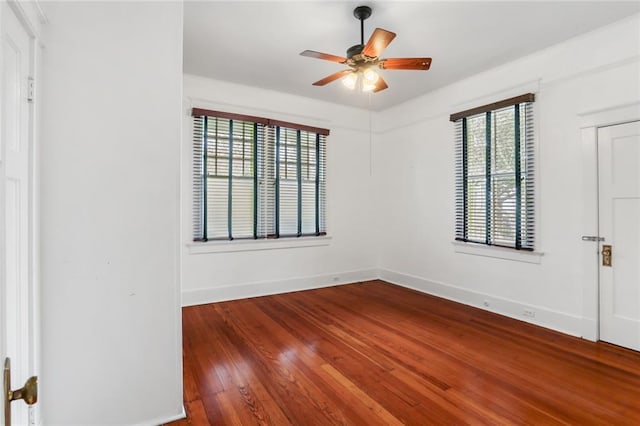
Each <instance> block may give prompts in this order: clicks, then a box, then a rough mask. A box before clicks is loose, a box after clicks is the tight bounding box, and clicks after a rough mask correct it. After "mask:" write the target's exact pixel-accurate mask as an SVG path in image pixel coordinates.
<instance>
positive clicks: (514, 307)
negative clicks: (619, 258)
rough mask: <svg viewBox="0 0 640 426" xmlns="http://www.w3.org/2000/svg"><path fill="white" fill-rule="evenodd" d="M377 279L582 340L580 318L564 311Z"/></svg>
mask: <svg viewBox="0 0 640 426" xmlns="http://www.w3.org/2000/svg"><path fill="white" fill-rule="evenodd" d="M379 277H380V279H381V280H383V281H387V282H389V283H392V284H396V285H399V286H402V287H406V288H410V289H412V290H417V291H420V292H422V293H427V294H431V295H433V296H438V297H442V298H444V299H448V300H453V301H455V302H459V303H462V304H465V305H469V306H473V307H476V308H480V309H484V310H487V311H490V312H495V313H497V314H500V315H504V316H507V317H510V318H514V319H517V320H520V321H526V322H528V323H531V324H535V325H539V326H541V327H545V328H549V329H552V330H555V331H559V332H561V333H565V334H569V335H572V336H577V337H581V336H582V334H583V327H584V325H583V319H582V318H581V317H578V316H574V315H569V314H566V313H564V312H559V311H554V310H550V309H546V308H542V307H540V306H533V305H528V304H524V303H520V302H517V301H514V300H509V299H505V298H502V297H495V296H492V295H490V294H485V293H480V292H475V291H471V290H468V289H466V288H462V287H456V286H453V285H449V284H445V283H441V282H437V281H431V280H427V279H424V278H420V277H416V276H413V275H408V274H403V273H400V272H395V271H391V270H388V269H381V270H379ZM485 302H487V303H488V305H489V306H486V305H485ZM525 310H527V311H530V312H533V314H534V315H535V316H534V317H530V316H525V315H524V312H525ZM587 337H588V336H587Z"/></svg>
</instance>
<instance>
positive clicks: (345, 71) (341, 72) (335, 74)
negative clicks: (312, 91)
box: [313, 70, 353, 86]
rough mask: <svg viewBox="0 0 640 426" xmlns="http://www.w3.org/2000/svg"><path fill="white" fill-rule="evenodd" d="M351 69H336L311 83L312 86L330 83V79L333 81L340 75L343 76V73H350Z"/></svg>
mask: <svg viewBox="0 0 640 426" xmlns="http://www.w3.org/2000/svg"><path fill="white" fill-rule="evenodd" d="M351 72H353V71H351V70H342V71H338V72H335V73H333V74H331V75H329V76H327V77H325V78H323V79H322V80H318V81H316V82H315V83H313V85H314V86H324V85H325V84H327V83H331V82H332V81H335V80H337V79H339V78H341V77H344V76H345V75H347V74H349V73H351Z"/></svg>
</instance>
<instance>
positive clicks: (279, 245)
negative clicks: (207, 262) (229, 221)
mask: <svg viewBox="0 0 640 426" xmlns="http://www.w3.org/2000/svg"><path fill="white" fill-rule="evenodd" d="M330 243H331V237H329V236H326V235H325V236H320V237H298V238H296V237H291V238H274V239H260V240H235V241H207V242H202V243H196V242H192V243H188V244H187V248H188V250H189V254H203V253H233V252H240V251H257V250H279V249H287V248H301V247H320V246H328V245H329V244H330Z"/></svg>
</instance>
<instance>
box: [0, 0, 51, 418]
mask: <svg viewBox="0 0 640 426" xmlns="http://www.w3.org/2000/svg"><path fill="white" fill-rule="evenodd" d="M3 13H13V14H14V15H15V17H16V18H17V20H18V22H19V24H20V25H21V26H22V28H23V29H24V31H25V32H26V34H27V36H28V37H29V38H30V41H29V43H30V58H29V62H30V67H31V69H30V70H29V74H30V77H31V78H32V79H33V81H34V84H35V88H36V89H37V88H38V83H39V82H40V80H41V76H42V67H41V57H42V54H41V50H42V47H43V45H42V36H41V34H42V27H43V25H44V24H46V23H47V19H46V16H45V14H44V11H43V10H42V8H41V4H40V3H39V1H38V0H35V1H33V2H20V1H18V0H7V1H6V3H5V4H4V5H2V7H0V26H1V25H2V14H3ZM3 55H4V52H3V51H2V45H0V63H1V62H2V60H3ZM1 74H2V68H0V78H4V76H2V75H1ZM2 113H3V112H2V111H1V110H0V114H2ZM39 117H40V102H39V99H38V96H37V94H36V96H35V98H34V101H33V102H32V103H31V104H30V105H29V118H28V120H29V122H28V138H29V145H30V155H29V170H28V173H29V189H28V191H29V205H30V208H29V212H28V216H29V217H28V226H29V245H30V251H29V254H28V257H29V259H28V262H29V266H28V267H29V278H28V281H29V287H30V288H29V290H30V294H31V296H30V298H31V305H32V306H31V308H32V309H31V312H29V314H28V315H29V318H30V319H29V321H30V324H31V328H30V330H29V334H30V336H29V339H30V340H31V346H32V347H31V351H32V353H31V354H30V357H31V359H30V360H29V361H28V362H29V364H30V368H31V369H33V371H32V372H30V373H32V374H39V373H40V366H41V353H40V342H41V335H40V326H39V324H40V268H39V265H40V260H39V253H40V245H39V242H40V231H39V223H40V216H39V199H40V195H39V139H40V137H39V132H38V128H39ZM0 137H1V133H0ZM0 179H1V180H0V185H4V180H3V178H1V177H0ZM0 226H2V227H4V226H5V224H4V222H3V223H1V224H0ZM4 286H5V282H4V280H3V279H2V278H1V277H0V294H4V292H5V288H4ZM2 327H4V325H2ZM0 333H1V334H2V337H0V353H2V354H4V353H5V349H6V348H5V347H4V343H5V342H4V329H2V330H0ZM1 361H2V363H4V359H2V360H1ZM12 379H14V383H13V385H14V386H13V387H14V388H15V387H16V386H18V387H19V386H21V385H22V382H23V381H24V380H26V379H27V377H16V376H14V377H12ZM0 418H2V419H3V418H4V412H3V413H1V414H0ZM29 418H30V422H32V423H31V424H36V425H38V424H41V423H42V419H41V416H40V410H39V408H38V405H35V406H32V407H30V411H29ZM3 421H4V419H3Z"/></svg>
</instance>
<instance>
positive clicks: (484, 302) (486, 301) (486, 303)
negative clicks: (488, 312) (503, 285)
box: [482, 300, 490, 308]
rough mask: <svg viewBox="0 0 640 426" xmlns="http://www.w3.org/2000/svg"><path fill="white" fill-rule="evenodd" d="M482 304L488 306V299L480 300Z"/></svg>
mask: <svg viewBox="0 0 640 426" xmlns="http://www.w3.org/2000/svg"><path fill="white" fill-rule="evenodd" d="M482 304H483V305H484V306H486V307H487V308H488V307H489V306H490V303H489V301H488V300H485V301H483V302H482Z"/></svg>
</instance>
